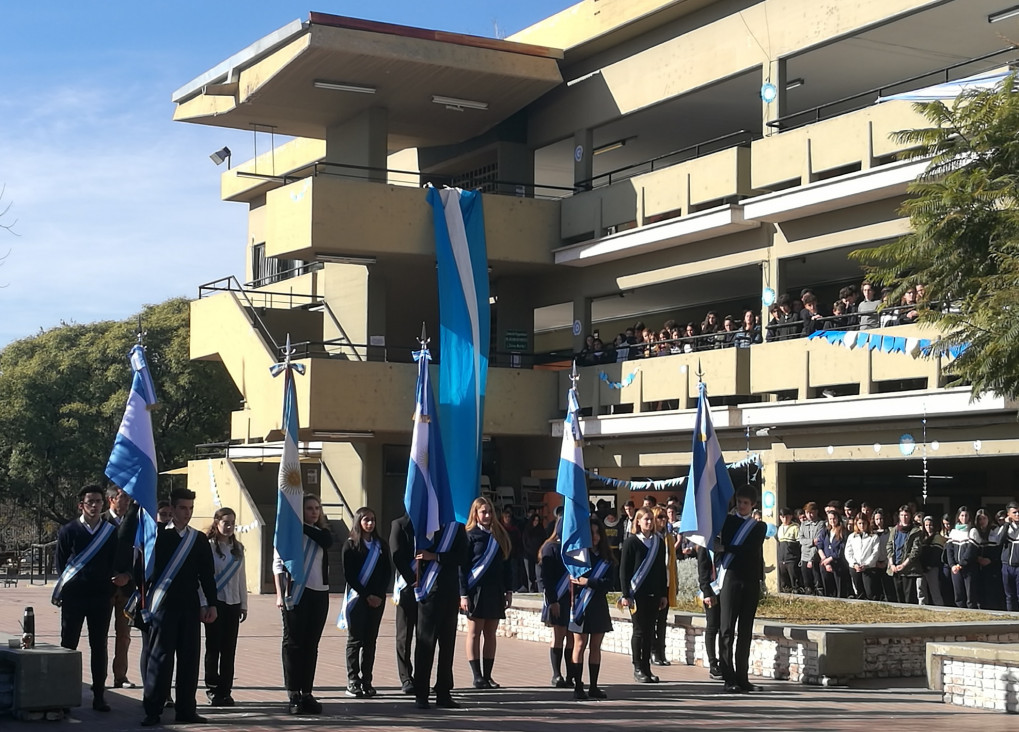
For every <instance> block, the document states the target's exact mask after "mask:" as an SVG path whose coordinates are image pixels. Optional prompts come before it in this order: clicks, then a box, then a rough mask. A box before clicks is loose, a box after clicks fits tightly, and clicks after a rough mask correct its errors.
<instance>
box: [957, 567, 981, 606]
mask: <svg viewBox="0 0 1019 732" xmlns="http://www.w3.org/2000/svg"><path fill="white" fill-rule="evenodd" d="M976 574H977V573H976V571H974V569H973V567H971V566H970V565H966V566H965V567H963V568H962V569H961V570H959V574H955V573H953V574H952V589H953V590H954V591H955V606H956V607H966V608H969V609H971V610H976V609H977V607H978V605H977V583H976Z"/></svg>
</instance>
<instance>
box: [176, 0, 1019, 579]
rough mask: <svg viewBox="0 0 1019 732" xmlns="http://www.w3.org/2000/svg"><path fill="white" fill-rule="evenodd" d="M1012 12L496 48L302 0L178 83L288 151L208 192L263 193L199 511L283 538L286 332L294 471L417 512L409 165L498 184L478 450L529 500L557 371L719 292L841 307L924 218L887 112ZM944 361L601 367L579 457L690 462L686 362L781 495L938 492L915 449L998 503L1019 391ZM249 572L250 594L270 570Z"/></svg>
mask: <svg viewBox="0 0 1019 732" xmlns="http://www.w3.org/2000/svg"><path fill="white" fill-rule="evenodd" d="M1001 5H1002V0H939V1H932V0H858V1H857V2H853V3H846V2H841V1H840V0H816V1H813V2H801V1H798V0H739V1H736V0H583V1H582V2H580V3H578V4H577V5H575V6H573V7H571V8H569V9H567V10H565V11H563V12H561V13H559V14H557V15H554V16H552V17H550V18H548V19H546V20H544V21H542V22H540V23H538V24H536V25H534V26H532V27H530V28H527V29H525V30H523V31H521V32H520V33H518V34H516V35H515V36H512V37H511V38H509V39H506V40H495V39H490V38H478V37H470V36H463V35H457V34H451V33H444V32H442V31H431V30H421V29H417V28H409V27H403V26H394V25H388V24H382V23H374V22H371V21H366V20H359V19H352V18H343V17H337V16H331V15H323V14H318V13H312V14H311V15H310V16H309V18H308V19H307V20H305V21H295V22H293V23H291V24H290V25H288V26H286V27H284V28H281V29H280V30H278V31H276V32H275V33H272V34H270V35H268V36H266V37H265V38H262V39H260V40H257V41H255V42H254V43H253V44H252V45H251V46H249V47H248V48H246V49H244V50H242V51H240V52H239V53H237V54H235V55H233V56H230V57H229V58H227V59H226V60H225V61H223V62H222V63H220V64H218V65H216V66H214V67H213V68H211V69H210V70H209V71H208V72H206V73H205V74H203V75H201V76H200V77H198V78H197V79H195V80H193V81H191V82H189V83H188V84H186V85H185V86H183V87H182V88H181V89H179V90H178V91H177V92H176V93H175V94H174V96H173V100H174V102H175V103H176V105H177V106H176V111H175V114H174V118H175V119H177V120H180V121H185V122H192V123H198V124H207V125H213V126H220V127H230V128H237V129H244V130H251V131H252V133H253V134H257V135H258V136H259V139H261V140H265V139H267V138H268V137H271V138H272V139H273V140H275V138H276V137H279V138H280V139H285V140H286V141H285V142H283V143H282V144H279V145H273V147H272V149H271V150H269V151H266V152H263V153H262V154H260V155H258V156H257V157H255V158H254V159H252V160H249V161H247V162H243V163H241V164H239V165H236V166H234V167H233V169H232V170H229V171H228V172H226V173H224V174H223V176H222V198H223V200H224V201H230V202H235V203H240V204H243V205H247V206H248V210H249V217H248V231H247V235H246V241H247V244H246V247H245V251H244V252H243V256H244V257H245V261H246V264H245V279H246V282H245V283H239V282H237V281H235V280H232V279H225V280H218V281H214V282H210V283H209V284H207V285H203V286H202V287H201V292H200V294H201V297H200V299H198V300H196V301H195V302H194V304H193V310H192V342H191V349H192V356H193V357H194V358H203V359H217V360H220V361H222V362H223V363H224V364H225V366H226V368H227V369H228V370H229V372H230V374H231V375H232V376H233V378H234V380H235V382H236V383H237V386H238V388H239V389H240V390H241V392H242V394H243V395H244V399H245V402H244V404H243V405H242V408H240V409H239V410H238V411H236V412H235V413H234V415H233V420H232V429H231V444H230V445H229V446H228V447H224V450H223V452H222V453H221V454H219V455H216V456H214V459H210V460H202V461H195V462H193V463H192V464H191V465H190V466H189V483H190V484H191V486H192V488H194V489H195V490H197V491H198V492H199V496H200V497H203V496H204V497H205V498H202V499H201V500H200V501H199V508H200V509H202V508H203V501H204V502H205V503H204V509H206V510H208V512H209V513H211V508H212V507H213V505H214V503H215V501H213V500H211V499H210V498H209V497H211V496H215V497H216V499H215V500H216V501H220V502H222V503H227V504H231V505H237V506H240V507H241V510H240V513H241V515H240V516H239V523H240V524H241V525H247V526H248V528H249V531H250V534H249V535H250V537H251V540H253V541H255V542H257V543H259V544H260V545H261V546H262V556H263V559H266V558H267V557H269V556H270V555H271V535H272V522H273V516H274V505H275V491H276V464H277V463H278V445H276V444H274V443H277V442H278V440H279V437H280V411H281V386H280V384H279V383H277V382H274V380H273V379H272V378H271V376H270V374H269V366H270V364H272V363H273V362H275V361H276V360H278V353H279V351H278V348H279V346H280V345H281V344H282V343H283V342H284V341H285V339H286V337H287V334H289V335H290V337H291V339H292V341H294V342H295V343H296V344H297V346H296V348H297V356H296V357H297V358H299V359H301V360H302V361H303V362H304V363H305V364H306V365H307V368H308V372H307V375H306V376H304V377H299V378H298V379H297V389H298V395H299V399H300V419H301V440H302V441H306V447H307V456H306V466H305V467H306V470H305V486H306V487H307V488H308V489H310V490H313V491H316V492H320V493H321V495H322V497H323V502H324V504H325V507H326V511H327V513H328V514H329V515H330V516H331V518H332V519H333V520H334V521H337V522H340V523H343V522H346V521H348V520H349V518H350V516H351V512H352V511H353V510H356V509H357V507H358V506H360V505H362V504H368V505H371V506H374V507H376V508H377V509H378V510H379V511H380V513H381V516H380V518H381V519H382V521H383V524H384V525H385V522H386V521H388V519H390V518H392V517H394V516H395V515H397V514H398V513H399V512H401V511H402V508H401V500H402V491H403V486H404V480H405V473H406V465H407V451H408V444H409V439H410V426H411V421H410V417H411V414H412V411H413V383H414V369H415V367H414V366H413V364H412V363H411V362H410V361H411V359H410V351H411V350H412V348H414V346H415V344H416V342H415V336H416V335H417V334H418V332H419V331H420V328H421V323H422V321H424V322H426V323H427V325H428V327H429V330H430V332H432V333H433V334H435V335H437V333H438V306H437V296H436V276H435V267H434V260H435V255H434V241H433V234H432V226H431V212H430V209H429V208H428V206H427V204H426V203H425V196H424V194H423V192H422V190H421V185H422V183H424V182H432V183H434V184H436V185H443V184H448V185H456V186H460V187H464V188H481V189H482V190H483V191H484V192H485V194H486V195H485V196H484V208H485V216H486V232H487V238H488V256H489V261H490V273H491V274H490V281H491V290H492V295H493V297H492V300H493V306H492V313H493V314H492V334H493V338H492V343H491V350H490V358H491V368H490V371H489V382H488V400H487V405H486V415H485V433H486V435H487V436H488V437H487V438H486V442H485V460H484V469H483V472H484V473H485V476H486V478H487V479H488V482H489V484H490V487H491V489H492V490H493V491H495V490H496V489H497V488H499V487H500V486H508V487H510V489H511V490H509V491H507V490H503V495H504V496H506V500H509V501H512V502H514V503H516V504H518V505H522V506H526V505H528V504H538V503H541V502H543V501H544V500H545V496H543V495H541V491H542V490H543V489H545V488H548V487H549V484H550V481H551V480H552V479H554V475H555V468H556V464H557V459H558V449H559V444H558V439H557V438H556V435H558V434H559V432H558V430H559V422H558V421H559V420H560V419H561V417H562V415H563V412H564V409H565V392H566V385H567V380H566V378H565V372H564V371H562V370H557V369H556V368H555V364H557V363H558V364H560V365H562V364H563V363H568V362H569V354H570V353H571V352H573V351H579V350H580V349H581V347H582V345H583V342H584V337H585V335H586V334H598V335H600V336H601V338H603V339H604V340H605V341H606V342H608V341H610V340H611V339H612V338H613V337H614V336H615V335H616V334H617V333H619V332H621V331H623V330H624V329H625V328H627V327H629V326H631V325H632V324H633V323H634V322H635V321H638V320H639V321H643V322H645V323H647V325H648V326H650V327H653V328H655V329H656V330H657V329H658V328H660V327H661V326H662V324H663V323H664V322H665V321H667V320H675V321H677V322H678V323H686V322H697V323H699V322H701V321H702V320H703V319H704V316H705V313H706V312H707V311H709V310H713V311H717V312H718V313H719V315H720V316H722V315H725V314H729V313H732V314H734V315H735V316H737V317H739V316H740V314H741V313H742V312H743V310H744V309H745V308H749V309H751V310H752V311H755V312H759V313H760V315H761V317H762V318H763V322H767V316H768V314H767V309H766V308H765V307H764V306H763V305H762V292H766V291H774V292H776V293H778V294H782V293H788V294H791V295H792V296H793V297H799V295H800V292H801V290H802V289H803V288H808V287H809V288H812V289H813V290H814V292H815V293H816V294H817V295H818V299H819V300H820V302H821V303H822V311H825V312H830V311H829V310H828V307H829V304H830V303H831V302H832V301H834V300H835V299H836V298H837V295H838V291H839V289H840V287H842V286H844V285H846V284H849V283H854V284H859V282H860V279H861V270H860V267H859V265H858V264H857V263H856V262H855V261H854V260H852V259H850V258H849V256H848V254H849V252H851V251H853V250H854V249H859V248H862V247H867V246H871V245H874V244H877V243H880V242H883V241H887V240H890V239H894V238H896V237H899V236H901V235H902V234H904V233H905V232H906V231H908V221H907V220H906V219H904V218H902V217H901V215H900V214H899V205H900V203H901V202H902V200H903V198H904V196H905V195H906V188H907V185H908V184H909V182H910V181H911V180H913V179H914V178H915V177H916V175H917V174H918V173H919V172H920V171H921V170H922V169H923V167H924V164H923V162H922V161H921V162H915V161H909V160H904V159H903V158H902V153H903V152H905V147H904V145H903V144H901V143H899V142H897V141H896V139H895V138H894V137H893V136H892V133H893V132H895V131H897V130H903V129H909V128H912V127H915V126H918V125H921V124H923V120H922V118H921V117H920V116H919V115H918V114H917V113H916V112H915V111H914V110H913V109H912V107H911V105H910V104H909V103H908V102H905V101H887V102H882V103H876V101H877V99H878V97H879V96H888V95H891V94H894V93H897V92H902V91H907V90H911V89H916V88H920V87H925V86H929V85H931V84H936V83H939V82H942V81H945V80H946V79H958V78H962V77H966V76H970V75H972V74H975V73H978V72H983V71H987V70H991V69H995V68H1000V67H1003V66H1006V65H1007V64H1008V63H1009V62H1011V61H1012V60H1014V58H1015V57H1016V54H1017V51H1016V50H1015V48H1014V47H1012V46H1011V45H1010V42H1009V41H1007V40H1003V38H1005V37H1007V36H1009V32H1010V31H1011V32H1012V36H1013V37H1014V36H1015V35H1016V33H1015V31H1016V30H1017V28H1016V24H1017V23H1019V20H1016V19H1014V18H1005V19H1002V20H1000V22H998V17H997V16H996V14H997V13H998V12H999V11H1001V10H1002V8H1001V7H1000V6H1001ZM992 20H993V21H995V22H991V21H992ZM225 50H229V49H225ZM762 92H764V96H768V97H769V99H770V101H763V100H762ZM771 97H773V98H771ZM238 255H239V256H241V255H242V252H241V251H240V248H238ZM217 274H218V273H214V272H210V273H209V275H210V278H211V277H214V276H216V275H217ZM876 332H877V333H884V334H888V333H889V332H894V335H895V336H898V337H909V338H916V337H921V338H922V337H933V336H932V334H930V333H922V332H919V331H918V329H917V327H916V326H908V325H903V326H898V327H895V328H889V329H887V330H884V329H882V330H879V331H876ZM700 345H705V344H704V343H701V344H700ZM707 345H710V344H707ZM432 350H433V353H434V354H435V355H436V356H437V357H438V358H441V353H438V352H437V351H438V348H437V338H436V339H435V340H434V341H433V343H432ZM563 354H566V355H565V356H564V355H563ZM945 367H946V364H945V363H942V362H939V361H938V360H926V359H923V358H920V359H915V358H912V357H910V356H908V355H905V354H901V353H885V352H883V351H882V350H880V349H878V350H869V349H860V348H856V349H847V348H844V347H841V346H832V345H829V344H827V343H825V342H819V341H814V340H811V341H808V340H807V339H804V338H798V339H790V340H782V341H779V342H768V343H763V344H760V345H754V346H753V347H751V348H746V349H741V348H721V349H715V348H711V349H710V350H702V351H699V352H697V353H678V354H675V355H667V356H662V357H658V358H642V359H640V360H627V361H621V362H618V363H616V362H614V363H610V364H604V365H592V366H586V367H584V368H582V369H581V382H580V389H581V402H582V406H583V407H585V410H586V411H589V413H590V416H589V417H588V418H587V419H585V421H584V422H585V423H584V428H585V433H586V436H587V448H586V452H585V459H586V462H587V466H588V467H589V468H590V469H592V470H597V471H598V472H599V473H600V474H602V475H605V476H610V477H615V478H618V479H621V480H638V479H665V478H671V477H675V476H681V475H685V474H686V471H687V469H688V464H689V450H690V439H691V428H692V425H693V418H694V412H693V409H692V408H693V407H694V406H695V402H696V397H697V372H698V369H700V372H701V373H702V374H703V376H704V379H705V381H706V382H707V383H708V385H709V391H710V395H711V397H712V401H713V404H714V405H715V407H716V409H715V412H714V419H715V426H716V429H717V430H718V432H719V435H720V439H721V443H722V447H723V450H724V452H725V456H726V459H727V460H730V461H736V460H739V459H741V458H743V457H745V456H746V455H747V454H748V453H749V454H754V455H759V456H760V458H761V461H762V464H763V467H762V468H761V470H760V473H759V475H757V476H756V479H758V480H760V479H761V478H763V481H764V489H765V490H766V491H769V492H771V493H773V494H774V496H773V499H774V500H773V501H772V500H770V499H769V500H768V501H766V502H765V514H766V517H771V516H773V515H774V509H776V508H777V507H779V506H782V505H799V504H802V503H803V502H804V501H806V500H808V499H815V500H819V501H822V500H823V501H827V500H830V499H846V498H849V497H855V498H857V499H863V500H868V501H869V502H870V503H871V504H872V505H884V506H885V507H886V508H889V509H892V510H894V509H895V508H896V507H897V506H898V504H900V503H903V502H906V501H907V500H915V501H917V502H918V503H922V502H923V501H922V492H923V486H924V480H923V479H922V478H918V477H916V476H923V475H924V467H925V465H926V467H927V473H926V475H927V479H926V486H927V494H928V495H927V504H928V505H929V506H930V507H931V510H934V511H938V512H941V511H948V510H951V509H954V508H956V507H957V506H958V505H959V504H961V503H963V502H968V503H969V504H970V505H974V504H981V503H986V504H988V505H994V504H996V503H1000V502H1001V501H1002V500H1003V497H1005V496H1008V497H1011V496H1012V495H1013V493H1014V488H1013V485H1014V481H1015V477H1016V468H1017V466H1019V459H1017V455H1019V425H1017V422H1016V415H1017V405H1016V404H1015V403H1012V402H1009V401H1007V400H1005V399H1002V398H997V397H985V398H983V399H980V400H979V401H972V400H971V394H970V391H969V390H968V389H967V388H966V387H950V386H949V384H948V377H946V373H947V371H946V368H945ZM946 387H948V388H946ZM906 435H909V436H910V437H911V439H912V440H913V442H914V443H915V449H914V450H913V451H912V452H910V451H909V449H908V447H907V445H908V443H909V439H904V436H906ZM924 455H926V458H927V460H926V463H924V461H923V456H924ZM734 478H735V479H736V480H739V479H740V476H738V475H734ZM483 482H484V481H483ZM591 493H592V495H593V496H597V497H605V498H607V499H609V500H617V501H618V500H622V499H623V498H625V497H626V495H625V494H626V493H627V491H626V490H623V489H613V488H608V487H606V486H603V485H600V484H599V483H597V482H592V485H591ZM510 494H512V498H510V497H509V495H510ZM252 574H253V575H259V574H260V577H261V582H260V584H261V585H262V586H268V584H269V577H268V569H267V566H266V563H265V562H264V561H263V564H262V566H261V567H259V569H258V572H257V573H256V572H252ZM253 584H259V582H258V581H257V578H256V581H255V582H254V583H253Z"/></svg>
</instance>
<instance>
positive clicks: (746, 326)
mask: <svg viewBox="0 0 1019 732" xmlns="http://www.w3.org/2000/svg"><path fill="white" fill-rule="evenodd" d="M891 292H892V288H890V287H886V288H884V289H883V290H882V291H881V296H880V298H876V297H875V294H876V293H875V288H874V286H873V285H872V284H871V283H870V282H866V281H865V282H863V283H862V284H861V285H860V287H859V288H857V287H856V286H855V285H847V286H845V287H843V288H842V289H841V290H840V291H839V294H838V299H837V300H835V302H833V303H832V304H831V306H830V307H824V306H822V304H821V303H820V302H819V300H818V297H817V295H816V294H815V293H814V291H813V290H812V289H809V288H808V289H804V290H803V291H802V292H800V296H799V297H798V298H793V297H792V296H790V295H788V294H783V295H781V296H780V297H779V298H778V299H777V300H776V301H775V303H774V304H773V305H772V306H771V307H770V310H769V316H770V317H769V320H768V322H767V324H765V325H764V327H763V328H762V326H761V318H760V315H759V313H757V312H755V311H754V310H751V309H750V308H746V309H744V310H743V313H742V315H740V316H735V315H726V316H724V317H720V316H719V314H718V312H717V311H715V310H710V311H708V313H707V314H706V315H705V316H704V319H703V321H701V322H700V323H697V322H689V323H686V324H685V325H684V324H680V323H678V322H677V321H675V320H667V321H665V323H664V324H663V325H662V327H661V328H660V329H657V330H656V329H654V328H651V327H648V326H647V325H645V323H644V322H643V321H638V322H636V323H634V324H633V325H632V326H631V327H629V328H627V329H626V330H625V331H624V332H622V333H619V334H618V335H616V337H615V338H614V339H613V340H612V341H611V342H609V343H606V342H604V341H603V340H602V339H601V338H600V337H598V335H597V334H596V335H588V336H587V338H586V339H585V344H584V347H583V349H582V350H581V351H580V352H579V353H578V354H576V356H575V359H576V361H577V364H578V365H581V366H595V365H599V364H609V363H616V362H621V361H631V360H635V359H641V358H652V357H655V356H667V355H672V354H676V353H695V352H698V351H708V350H714V349H716V348H749V347H750V346H753V345H755V344H758V343H761V342H763V341H765V340H766V341H769V342H771V341H782V340H790V339H793V338H803V337H806V336H809V335H811V334H812V333H814V332H815V331H819V330H870V329H873V328H888V327H891V326H896V325H908V324H910V323H915V322H916V320H917V318H918V317H919V312H920V309H921V308H922V307H924V303H925V292H924V286H923V285H922V284H917V285H915V286H913V287H910V288H909V289H908V290H906V292H905V293H904V294H903V296H902V298H901V300H900V301H899V303H897V304H893V303H891V302H890V299H889V298H890V295H891ZM762 332H763V334H764V335H763V337H762Z"/></svg>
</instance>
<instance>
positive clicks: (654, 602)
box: [619, 507, 669, 684]
mask: <svg viewBox="0 0 1019 732" xmlns="http://www.w3.org/2000/svg"><path fill="white" fill-rule="evenodd" d="M633 522H634V526H635V527H636V531H635V532H634V533H632V534H630V535H629V536H627V537H626V541H625V542H623V549H622V552H621V557H620V563H619V581H620V584H621V586H622V597H620V598H619V604H620V605H621V606H623V607H626V608H630V612H631V613H632V615H633V638H632V639H631V640H630V652H631V654H632V659H633V680H634V681H638V682H640V683H642V684H653V683H657V682H658V677H657V676H655V675H654V674H652V673H651V643H652V641H653V640H654V634H655V619H656V618H657V616H658V611H659V610H661V609H662V608H665V607H668V605H669V600H668V598H667V597H666V592H667V590H668V580H667V576H666V573H665V559H664V557H665V552H666V549H665V542H664V540H663V539H662V537H661V536H659V535H658V534H657V533H655V517H654V513H653V512H652V510H651V509H650V508H647V507H644V508H641V509H640V510H639V511H637V514H636V516H634V519H633Z"/></svg>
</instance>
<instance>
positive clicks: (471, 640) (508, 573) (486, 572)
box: [460, 497, 513, 689]
mask: <svg viewBox="0 0 1019 732" xmlns="http://www.w3.org/2000/svg"><path fill="white" fill-rule="evenodd" d="M467 546H468V550H467V556H468V559H469V562H468V564H466V565H464V566H463V567H462V568H461V569H460V610H461V612H464V613H466V614H467V662H468V663H469V664H470V667H471V672H472V673H473V674H474V688H475V689H498V688H499V685H498V684H497V683H495V682H494V681H492V667H493V666H494V665H495V646H496V642H495V632H496V630H497V629H498V627H499V621H500V620H502V619H503V618H505V617H506V608H508V607H509V606H510V604H511V603H512V602H513V592H512V591H511V590H510V589H509V588H510V586H511V583H512V581H513V577H512V574H513V565H512V564H511V563H510V561H509V556H510V540H509V536H507V534H506V530H505V529H504V528H503V527H502V524H501V523H500V522H498V521H496V520H495V508H494V507H493V506H492V502H491V501H489V500H488V499H487V498H484V497H482V498H476V499H474V503H472V504H471V510H470V512H469V513H468V515H467ZM482 636H484V638H485V650H484V654H483V655H482V653H481V637H482ZM479 655H480V656H481V659H479V658H478V656H479Z"/></svg>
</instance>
